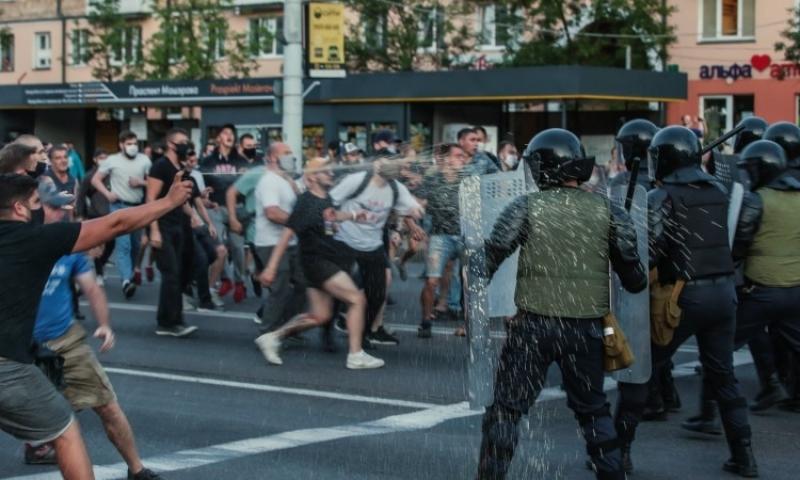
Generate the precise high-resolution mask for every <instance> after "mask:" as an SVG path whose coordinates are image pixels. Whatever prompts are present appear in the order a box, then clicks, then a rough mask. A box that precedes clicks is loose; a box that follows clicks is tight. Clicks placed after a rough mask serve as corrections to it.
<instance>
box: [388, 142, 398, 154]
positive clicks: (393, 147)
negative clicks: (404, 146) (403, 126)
mask: <svg viewBox="0 0 800 480" xmlns="http://www.w3.org/2000/svg"><path fill="white" fill-rule="evenodd" d="M386 151H387V152H389V153H391V154H395V153H397V145H395V144H391V145H389V146H388V147H386Z"/></svg>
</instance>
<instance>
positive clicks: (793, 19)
mask: <svg viewBox="0 0 800 480" xmlns="http://www.w3.org/2000/svg"><path fill="white" fill-rule="evenodd" d="M789 12H790V13H791V16H790V17H789V20H788V21H787V23H788V24H789V27H788V28H787V29H786V30H784V31H782V32H781V38H782V39H783V40H781V41H779V42H776V43H775V51H776V52H784V53H783V55H784V58H785V59H786V60H788V61H790V62H794V63H800V7H796V8H790V9H789Z"/></svg>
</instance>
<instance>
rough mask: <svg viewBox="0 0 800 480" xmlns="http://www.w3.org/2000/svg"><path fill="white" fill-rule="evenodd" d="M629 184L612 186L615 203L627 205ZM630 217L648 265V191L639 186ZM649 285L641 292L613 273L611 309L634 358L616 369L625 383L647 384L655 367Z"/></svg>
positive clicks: (617, 375) (621, 205)
mask: <svg viewBox="0 0 800 480" xmlns="http://www.w3.org/2000/svg"><path fill="white" fill-rule="evenodd" d="M627 190H628V187H627V186H624V187H623V186H617V187H610V188H609V191H608V197H609V199H610V200H611V202H612V203H613V204H614V205H617V206H619V207H620V208H622V207H623V206H624V204H625V194H626V193H627ZM630 216H631V219H632V220H633V224H634V226H635V227H636V240H637V243H638V245H637V246H638V251H639V258H640V259H641V260H642V263H643V264H644V265H645V266H647V264H648V258H649V257H650V254H649V250H648V245H647V241H648V231H647V190H646V189H645V188H644V187H643V186H641V185H638V186H637V187H636V190H635V191H634V195H633V202H632V204H631V210H630ZM649 290H650V289H649V287H648V288H646V289H645V290H643V291H641V292H639V293H631V292H629V291H627V290H625V289H624V288H622V283H621V282H620V280H619V277H618V276H617V275H616V274H614V273H612V274H611V311H612V312H613V313H614V315H615V316H616V317H617V321H618V322H619V325H620V328H622V331H623V332H624V333H625V336H626V337H627V338H628V344H629V345H630V347H631V350H632V351H633V355H634V358H635V361H634V362H633V365H631V366H630V367H628V368H626V369H623V370H618V371H616V372H613V374H612V376H613V377H614V379H615V380H617V381H619V382H625V383H646V382H647V381H648V380H649V379H650V373H651V370H652V368H651V367H652V365H651V359H650V292H649Z"/></svg>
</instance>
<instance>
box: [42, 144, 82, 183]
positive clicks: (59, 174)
mask: <svg viewBox="0 0 800 480" xmlns="http://www.w3.org/2000/svg"><path fill="white" fill-rule="evenodd" d="M49 155H50V169H49V170H48V171H47V176H48V177H50V179H51V180H53V183H54V184H55V186H56V189H57V190H58V191H59V192H66V193H69V194H70V195H76V194H77V192H78V180H77V179H76V178H75V177H73V176H72V175H71V174H70V173H69V157H68V156H67V149H66V148H65V147H53V148H51V149H50V154H49Z"/></svg>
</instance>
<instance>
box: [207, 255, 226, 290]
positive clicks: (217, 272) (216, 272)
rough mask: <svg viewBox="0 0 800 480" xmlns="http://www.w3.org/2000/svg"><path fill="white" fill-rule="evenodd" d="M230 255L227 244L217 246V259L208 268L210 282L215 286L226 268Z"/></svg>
mask: <svg viewBox="0 0 800 480" xmlns="http://www.w3.org/2000/svg"><path fill="white" fill-rule="evenodd" d="M227 257H228V249H227V248H225V245H218V246H217V259H216V260H214V263H212V264H211V266H210V267H209V268H208V284H209V285H211V287H212V288H213V287H214V285H216V284H217V282H218V281H219V277H220V276H221V275H222V271H223V270H225V260H226V259H227Z"/></svg>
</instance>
